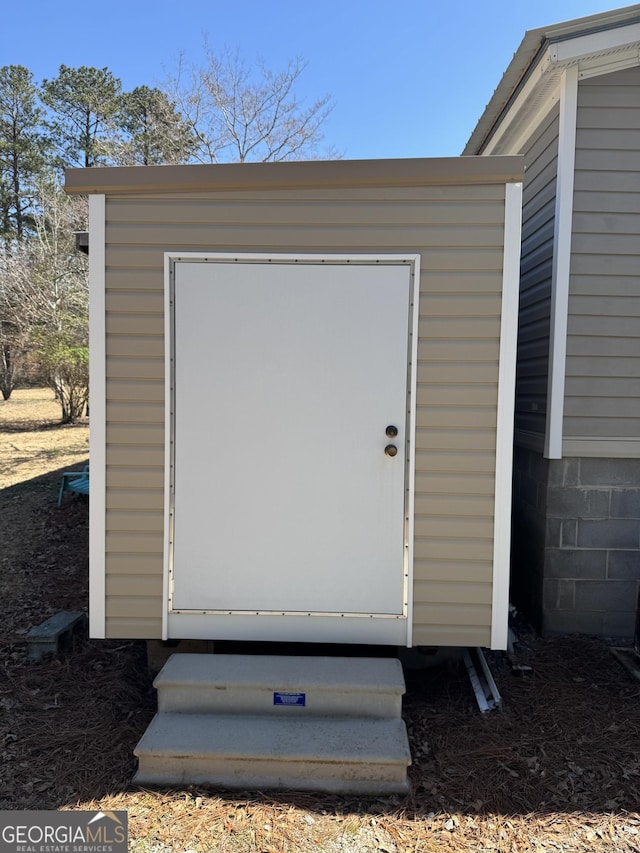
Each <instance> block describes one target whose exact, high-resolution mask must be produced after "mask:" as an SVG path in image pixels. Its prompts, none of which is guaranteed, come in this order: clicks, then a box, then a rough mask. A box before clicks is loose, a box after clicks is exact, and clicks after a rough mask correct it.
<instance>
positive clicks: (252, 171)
mask: <svg viewBox="0 0 640 853" xmlns="http://www.w3.org/2000/svg"><path fill="white" fill-rule="evenodd" d="M523 175H524V165H523V160H522V158H521V157H519V156H501V157H443V158H407V159H397V160H311V161H304V162H301V161H294V162H286V163H228V164H227V163H225V164H220V165H218V164H216V165H185V166H125V167H101V168H97V167H96V168H88V169H67V170H66V173H65V190H66V192H67V193H70V194H87V193H88V194H95V193H101V194H105V195H133V194H136V193H172V192H176V193H177V192H194V193H196V192H216V191H217V192H224V191H230V190H231V191H233V190H270V189H273V190H277V189H313V188H340V187H376V186H379V187H392V186H438V185H440V186H442V185H459V184H487V183H516V182H518V181H521V180H522V178H523Z"/></svg>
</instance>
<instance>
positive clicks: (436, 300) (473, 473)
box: [106, 184, 505, 645]
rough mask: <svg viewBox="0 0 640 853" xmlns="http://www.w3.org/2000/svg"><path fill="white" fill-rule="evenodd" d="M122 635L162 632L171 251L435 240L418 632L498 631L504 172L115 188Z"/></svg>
mask: <svg viewBox="0 0 640 853" xmlns="http://www.w3.org/2000/svg"><path fill="white" fill-rule="evenodd" d="M106 211H107V213H106V265H107V271H106V287H107V295H106V300H107V318H106V327H107V338H106V353H107V454H106V465H107V473H106V482H107V517H106V528H107V559H106V571H107V600H106V624H107V636H109V637H142V638H157V637H159V636H160V635H161V623H162V608H163V597H162V576H163V549H164V533H163V524H164V504H163V500H164V499H163V489H164V395H165V388H164V353H165V346H164V340H163V322H164V317H163V310H164V309H163V287H164V269H163V261H164V252H165V251H185V252H187V251H199V252H203V251H211V252H215V251H236V250H237V251H238V252H243V251H244V252H327V253H331V252H333V253H340V252H349V253H353V252H362V253H372V254H375V253H398V252H410V253H414V252H419V253H420V254H421V264H422V268H421V281H420V288H421V296H420V318H419V344H418V372H417V378H418V388H417V436H416V460H417V462H416V528H415V583H414V634H413V642H414V644H415V645H435V644H445V645H489V644H490V637H491V590H492V556H493V507H494V503H493V501H494V485H495V482H494V481H495V441H496V409H497V381H498V357H499V345H500V341H499V335H500V312H501V289H502V263H503V233H504V214H505V186H504V184H486V185H485V184H480V185H475V186H463V185H460V186H451V187H447V186H434V187H405V188H402V187H401V188H385V189H384V190H375V189H371V188H360V189H358V188H352V189H342V190H331V191H328V190H318V189H316V190H308V189H305V190H291V189H288V190H282V191H276V190H270V191H254V192H248V191H244V192H242V193H241V194H240V193H235V194H234V193H233V192H213V193H200V194H193V193H172V194H154V195H153V196H148V197H145V196H140V195H138V196H135V197H131V196H127V197H122V198H118V197H113V196H111V197H108V198H107V205H106Z"/></svg>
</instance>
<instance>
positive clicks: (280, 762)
mask: <svg viewBox="0 0 640 853" xmlns="http://www.w3.org/2000/svg"><path fill="white" fill-rule="evenodd" d="M154 686H156V687H157V689H158V714H157V715H156V716H155V718H154V719H153V721H152V723H151V725H150V726H149V728H148V729H147V731H146V732H145V734H144V735H143V737H142V739H141V740H140V742H139V744H138V746H137V747H136V750H135V754H136V755H137V757H138V761H139V768H138V773H137V775H136V777H135V781H136V782H138V783H140V784H156V785H174V784H209V785H213V786H217V787H224V788H236V789H238V788H239V789H254V790H255V789H258V788H261V789H264V788H271V789H280V790H283V789H295V790H307V791H331V792H343V793H375V794H389V793H404V792H405V791H406V790H407V766H408V765H409V764H410V763H411V756H410V752H409V744H408V740H407V734H406V729H405V726H404V723H403V721H402V718H401V701H402V694H403V693H404V689H405V688H404V678H403V675H402V667H401V665H400V663H399V661H397V660H395V659H374V658H328V657H308V658H303V657H284V656H258V655H189V654H182V655H173V656H172V657H171V658H170V659H169V661H168V662H167V664H165V666H164V668H163V669H162V671H161V672H160V673H159V675H158V677H157V678H156V680H155V682H154Z"/></svg>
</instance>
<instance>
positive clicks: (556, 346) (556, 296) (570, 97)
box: [544, 65, 578, 459]
mask: <svg viewBox="0 0 640 853" xmlns="http://www.w3.org/2000/svg"><path fill="white" fill-rule="evenodd" d="M577 114H578V68H577V66H575V65H574V66H571V67H570V68H566V69H565V70H564V71H563V73H562V79H561V82H560V129H559V137H558V177H557V183H556V205H555V223H554V235H553V268H552V279H551V327H550V333H549V373H548V380H547V422H546V430H545V443H544V455H545V457H546V458H547V459H561V458H562V421H563V417H564V386H565V370H566V360H567V324H568V313H569V274H570V268H571V230H572V224H573V186H574V169H575V159H576V120H577Z"/></svg>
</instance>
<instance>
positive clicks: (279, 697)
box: [273, 693, 306, 707]
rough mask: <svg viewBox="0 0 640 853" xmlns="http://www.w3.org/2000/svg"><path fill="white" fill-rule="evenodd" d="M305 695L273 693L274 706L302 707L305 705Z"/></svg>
mask: <svg viewBox="0 0 640 853" xmlns="http://www.w3.org/2000/svg"><path fill="white" fill-rule="evenodd" d="M305 700H306V693H274V694H273V704H274V705H297V706H298V707H300V706H302V707H304V706H305V705H306V701H305Z"/></svg>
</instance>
